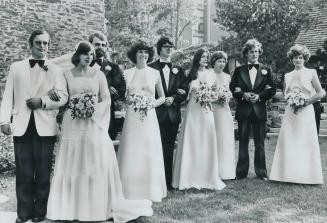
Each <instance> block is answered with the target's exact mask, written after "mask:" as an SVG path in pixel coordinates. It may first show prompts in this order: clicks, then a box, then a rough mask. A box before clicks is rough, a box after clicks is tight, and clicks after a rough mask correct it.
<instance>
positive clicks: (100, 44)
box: [94, 43, 107, 47]
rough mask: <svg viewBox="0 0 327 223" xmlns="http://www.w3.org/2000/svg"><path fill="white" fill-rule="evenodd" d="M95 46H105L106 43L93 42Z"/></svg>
mask: <svg viewBox="0 0 327 223" xmlns="http://www.w3.org/2000/svg"><path fill="white" fill-rule="evenodd" d="M94 45H95V46H96V47H100V46H102V47H106V46H107V44H105V43H95V44H94Z"/></svg>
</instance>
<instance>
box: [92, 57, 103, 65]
mask: <svg viewBox="0 0 327 223" xmlns="http://www.w3.org/2000/svg"><path fill="white" fill-rule="evenodd" d="M95 63H97V64H99V66H101V64H102V59H101V58H100V59H95V60H93V61H92V62H91V63H90V67H93V65H94V64H95Z"/></svg>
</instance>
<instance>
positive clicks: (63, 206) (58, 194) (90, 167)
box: [47, 70, 153, 222]
mask: <svg viewBox="0 0 327 223" xmlns="http://www.w3.org/2000/svg"><path fill="white" fill-rule="evenodd" d="M93 72H94V73H95V75H94V76H93V77H74V76H73V75H72V73H71V71H67V72H66V73H65V77H66V80H67V85H68V90H69V95H70V98H74V97H76V96H78V95H80V94H81V93H85V92H87V93H92V94H95V95H98V96H99V100H101V102H99V103H97V104H96V106H95V113H94V115H93V116H92V118H89V119H86V120H81V119H72V117H71V114H70V110H67V111H66V112H65V114H64V117H63V122H62V132H61V137H60V140H59V145H58V147H59V148H58V154H57V157H56V162H55V170H54V176H53V178H52V182H51V187H50V196H49V200H48V211H47V218H49V219H52V220H69V221H72V220H79V221H105V220H107V219H110V218H113V219H114V221H115V222H127V221H130V220H132V219H135V218H138V217H139V216H150V215H152V213H153V210H152V208H151V203H152V202H151V201H150V200H126V199H125V198H124V196H123V190H122V184H121V180H120V175H119V170H118V164H117V159H116V154H115V150H114V147H113V143H112V141H111V139H110V138H109V136H108V127H109V119H110V94H109V89H108V86H107V81H106V78H105V76H104V74H103V73H102V72H101V71H95V70H94V71H93Z"/></svg>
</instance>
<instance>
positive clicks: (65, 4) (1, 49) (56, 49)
mask: <svg viewBox="0 0 327 223" xmlns="http://www.w3.org/2000/svg"><path fill="white" fill-rule="evenodd" d="M104 13H105V6H104V0H0V27H1V32H0V40H1V41H0V78H1V79H2V80H4V79H5V78H4V77H5V76H6V75H7V71H8V68H9V66H10V64H11V63H12V62H14V61H17V60H21V59H23V58H26V57H28V56H29V54H30V50H29V47H28V44H27V39H28V37H29V34H30V33H31V32H32V31H33V30H35V29H40V28H44V29H45V30H47V31H48V32H49V33H50V36H51V43H50V47H49V58H53V57H56V56H59V55H62V54H64V53H67V52H69V51H71V50H72V49H73V48H74V46H75V45H76V43H77V42H78V41H80V40H87V38H88V35H89V34H90V33H92V32H94V31H101V32H104V31H105V30H106V27H105V26H106V25H105V23H106V20H105V17H104ZM1 95H2V94H1Z"/></svg>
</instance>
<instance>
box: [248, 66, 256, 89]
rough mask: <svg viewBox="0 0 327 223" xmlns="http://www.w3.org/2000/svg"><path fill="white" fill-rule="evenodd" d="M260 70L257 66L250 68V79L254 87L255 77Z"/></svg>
mask: <svg viewBox="0 0 327 223" xmlns="http://www.w3.org/2000/svg"><path fill="white" fill-rule="evenodd" d="M257 73H258V70H257V69H256V68H255V67H252V68H251V70H249V75H250V80H251V84H252V88H253V86H254V83H255V78H256V77H257Z"/></svg>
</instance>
